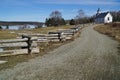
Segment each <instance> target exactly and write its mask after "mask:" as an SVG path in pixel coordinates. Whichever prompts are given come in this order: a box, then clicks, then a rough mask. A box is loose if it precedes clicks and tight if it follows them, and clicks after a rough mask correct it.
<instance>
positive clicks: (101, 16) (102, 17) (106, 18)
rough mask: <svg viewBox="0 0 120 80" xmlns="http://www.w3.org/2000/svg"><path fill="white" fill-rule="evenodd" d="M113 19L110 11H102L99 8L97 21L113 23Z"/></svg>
mask: <svg viewBox="0 0 120 80" xmlns="http://www.w3.org/2000/svg"><path fill="white" fill-rule="evenodd" d="M112 21H113V17H112V15H111V14H110V12H104V13H100V8H98V10H97V14H96V17H95V23H111V22H112Z"/></svg>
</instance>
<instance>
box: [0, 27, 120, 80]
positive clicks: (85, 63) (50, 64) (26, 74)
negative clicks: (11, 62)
mask: <svg viewBox="0 0 120 80" xmlns="http://www.w3.org/2000/svg"><path fill="white" fill-rule="evenodd" d="M118 45H119V43H118V42H117V41H115V40H113V39H112V38H110V37H107V36H105V35H102V34H100V33H98V32H96V31H94V30H93V26H92V25H91V26H89V27H86V28H84V29H83V30H82V33H81V36H80V37H79V38H77V39H76V40H75V41H73V42H71V43H69V44H65V45H63V46H61V47H59V48H58V49H55V50H54V51H51V52H49V53H48V54H45V55H44V56H42V57H41V56H40V57H37V58H35V59H32V60H30V61H28V62H24V63H20V64H18V65H16V66H15V67H14V68H13V69H7V70H4V71H0V80H120V53H119V52H118V49H117V47H118Z"/></svg>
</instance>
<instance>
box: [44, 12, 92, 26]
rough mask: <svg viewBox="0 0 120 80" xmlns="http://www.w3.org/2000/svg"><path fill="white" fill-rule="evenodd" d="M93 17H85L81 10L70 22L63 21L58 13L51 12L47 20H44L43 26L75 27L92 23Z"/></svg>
mask: <svg viewBox="0 0 120 80" xmlns="http://www.w3.org/2000/svg"><path fill="white" fill-rule="evenodd" d="M93 20H94V19H93V17H87V16H86V15H85V13H84V11H83V10H79V11H78V15H77V16H76V17H75V18H74V19H71V20H64V18H63V17H62V13H61V12H60V11H57V10H56V11H53V12H52V13H51V14H50V17H49V18H46V21H45V24H46V25H47V26H59V25H65V24H70V25H75V24H84V23H91V22H93Z"/></svg>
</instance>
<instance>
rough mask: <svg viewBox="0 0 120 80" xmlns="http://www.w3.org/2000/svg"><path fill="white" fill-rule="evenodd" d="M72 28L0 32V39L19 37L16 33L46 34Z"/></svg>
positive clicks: (60, 27)
mask: <svg viewBox="0 0 120 80" xmlns="http://www.w3.org/2000/svg"><path fill="white" fill-rule="evenodd" d="M72 27H73V26H70V25H68V26H67V25H65V26H59V27H46V28H38V29H24V30H0V39H12V38H16V37H18V36H19V35H18V34H17V33H48V32H49V31H56V30H58V29H69V28H72Z"/></svg>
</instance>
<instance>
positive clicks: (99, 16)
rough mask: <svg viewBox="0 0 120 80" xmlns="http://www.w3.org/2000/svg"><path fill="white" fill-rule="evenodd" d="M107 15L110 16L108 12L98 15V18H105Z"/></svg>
mask: <svg viewBox="0 0 120 80" xmlns="http://www.w3.org/2000/svg"><path fill="white" fill-rule="evenodd" d="M107 14H108V12H105V13H100V14H98V15H96V18H104V17H105V16H106V15H107Z"/></svg>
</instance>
